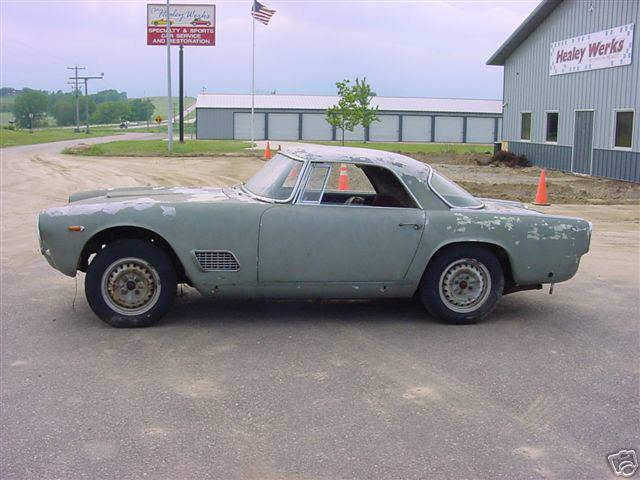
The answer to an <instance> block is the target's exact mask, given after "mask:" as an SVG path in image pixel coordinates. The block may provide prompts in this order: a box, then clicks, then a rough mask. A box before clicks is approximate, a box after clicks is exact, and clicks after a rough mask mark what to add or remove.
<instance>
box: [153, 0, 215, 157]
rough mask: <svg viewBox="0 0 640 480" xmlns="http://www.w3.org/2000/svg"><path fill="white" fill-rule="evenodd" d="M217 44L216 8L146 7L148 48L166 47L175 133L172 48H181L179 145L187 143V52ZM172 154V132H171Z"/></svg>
mask: <svg viewBox="0 0 640 480" xmlns="http://www.w3.org/2000/svg"><path fill="white" fill-rule="evenodd" d="M215 44H216V6H215V5H213V4H199V5H191V4H182V3H181V4H177V5H169V0H167V4H166V5H163V4H148V5H147V45H167V73H168V78H167V83H168V90H169V92H168V97H169V98H168V102H167V103H168V111H169V112H170V113H169V118H168V129H169V132H172V121H173V114H172V112H173V102H172V97H171V78H170V70H171V59H170V53H169V52H170V49H171V45H178V46H179V47H180V51H179V56H178V63H179V65H178V66H179V70H180V72H179V87H178V89H179V100H178V102H179V106H180V113H179V118H180V125H179V131H180V142H184V49H183V47H184V46H185V45H190V46H215ZM169 135H170V136H169V150H170V151H171V147H172V146H173V144H172V140H173V139H172V137H171V135H172V133H169Z"/></svg>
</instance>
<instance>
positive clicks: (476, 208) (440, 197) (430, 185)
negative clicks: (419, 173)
mask: <svg viewBox="0 0 640 480" xmlns="http://www.w3.org/2000/svg"><path fill="white" fill-rule="evenodd" d="M433 172H434V170H433V168H432V167H431V166H429V177H428V178H427V185H429V189H430V190H431V191H432V192H433V193H435V194H436V196H437V197H438V198H439V199H440V200H442V201H443V202H444V204H445V205H447V206H448V207H449V208H464V209H467V210H480V209H482V208H484V207H485V205H484V202H483V201H482V200H480V199H479V198H478V197H475V196H474V197H473V198H475V199H476V200H478V201H479V202H480V205H470V206H468V207H460V206H457V205H453V204H452V203H450V202H448V201H447V200H446V199H445V198H444V197H443V196H442V195H441V194H440V192H438V190H436V189H435V188H433V185H432V184H431V178H432V177H433ZM460 188H462V187H460ZM469 195H471V194H469Z"/></svg>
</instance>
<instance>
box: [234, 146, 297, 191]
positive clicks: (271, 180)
mask: <svg viewBox="0 0 640 480" xmlns="http://www.w3.org/2000/svg"><path fill="white" fill-rule="evenodd" d="M302 165H303V164H302V162H301V161H299V160H294V159H292V158H289V157H286V156H284V155H281V154H277V155H276V156H275V157H273V158H272V159H271V160H269V161H268V162H267V163H266V164H265V166H264V167H262V168H261V169H260V170H259V171H258V173H256V174H255V175H254V176H253V177H251V180H249V181H248V182H247V183H245V184H244V188H245V190H247V191H248V192H249V193H252V194H254V195H257V196H259V197H265V198H270V199H273V200H288V199H289V198H290V197H291V195H292V194H293V188H294V187H295V186H296V182H297V181H298V176H299V175H300V171H301V170H302Z"/></svg>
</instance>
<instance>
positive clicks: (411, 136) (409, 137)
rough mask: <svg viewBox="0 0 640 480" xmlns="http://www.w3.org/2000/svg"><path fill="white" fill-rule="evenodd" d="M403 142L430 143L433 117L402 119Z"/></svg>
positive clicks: (411, 116)
mask: <svg viewBox="0 0 640 480" xmlns="http://www.w3.org/2000/svg"><path fill="white" fill-rule="evenodd" d="M402 141H403V142H430V141H431V117H427V116H418V115H405V116H404V117H402Z"/></svg>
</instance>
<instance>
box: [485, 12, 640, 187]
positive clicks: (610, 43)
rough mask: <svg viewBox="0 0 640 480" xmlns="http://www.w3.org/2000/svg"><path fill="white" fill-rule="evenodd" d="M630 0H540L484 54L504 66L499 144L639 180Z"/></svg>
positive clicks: (638, 94) (577, 169)
mask: <svg viewBox="0 0 640 480" xmlns="http://www.w3.org/2000/svg"><path fill="white" fill-rule="evenodd" d="M639 16H640V2H638V1H637V0H629V1H613V0H545V1H543V2H542V3H541V4H540V5H539V6H538V7H537V8H536V9H535V10H534V11H533V13H531V15H530V16H529V17H528V18H527V19H526V20H525V21H524V22H523V23H522V25H520V26H519V27H518V28H517V29H516V31H515V32H513V34H512V35H511V36H510V37H509V38H508V39H507V41H506V42H505V43H504V44H503V45H502V46H501V47H500V48H499V49H498V51H497V52H496V53H494V54H493V56H492V57H491V58H490V59H489V60H488V62H487V63H488V64H489V65H502V66H504V105H503V122H504V123H503V128H502V136H501V140H502V141H503V148H506V149H508V150H510V151H512V152H515V153H518V154H525V155H527V157H528V158H529V160H531V162H532V163H534V164H536V165H540V166H543V167H547V168H552V169H557V170H563V171H568V172H574V173H580V174H586V175H595V176H599V177H607V178H615V179H620V180H627V181H631V182H640V125H638V123H640V122H639V121H638V115H639V114H640V82H639V79H640V46H638V41H639V40H638V35H639V34H640V32H638V33H635V35H634V30H635V29H637V28H638V23H639V21H640V18H639Z"/></svg>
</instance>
